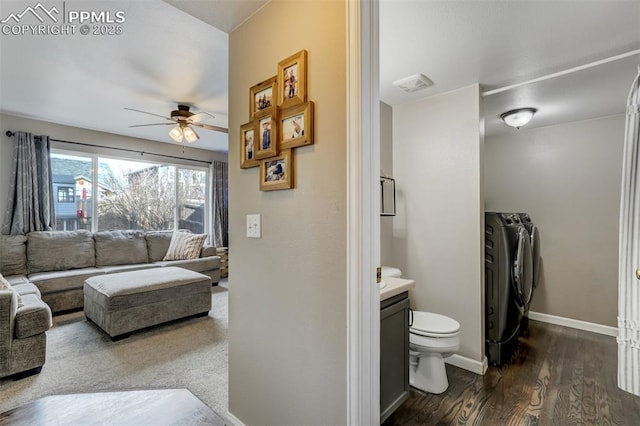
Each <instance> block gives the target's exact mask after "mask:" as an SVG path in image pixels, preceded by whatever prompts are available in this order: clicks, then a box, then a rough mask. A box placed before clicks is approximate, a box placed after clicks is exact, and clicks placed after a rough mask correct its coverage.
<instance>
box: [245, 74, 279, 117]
mask: <svg viewBox="0 0 640 426" xmlns="http://www.w3.org/2000/svg"><path fill="white" fill-rule="evenodd" d="M276 80H277V79H276V76H275V75H274V76H273V77H271V78H268V79H266V80H265V81H262V82H260V83H258V84H256V85H255V86H253V87H252V88H251V89H249V117H251V118H258V117H263V116H265V115H269V114H273V113H275V109H276V95H277V81H276Z"/></svg>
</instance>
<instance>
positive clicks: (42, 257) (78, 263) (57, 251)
mask: <svg viewBox="0 0 640 426" xmlns="http://www.w3.org/2000/svg"><path fill="white" fill-rule="evenodd" d="M27 239H28V241H27V259H28V261H27V266H28V269H29V272H30V273H34V272H43V271H64V270H67V269H76V268H88V267H91V266H95V264H96V253H95V249H94V243H93V236H92V235H91V233H89V232H87V231H84V230H80V231H36V232H30V233H28V234H27Z"/></svg>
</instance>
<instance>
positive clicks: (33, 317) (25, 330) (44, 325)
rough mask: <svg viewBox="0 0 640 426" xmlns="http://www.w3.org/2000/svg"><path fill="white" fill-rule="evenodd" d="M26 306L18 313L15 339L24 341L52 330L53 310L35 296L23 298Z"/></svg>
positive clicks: (20, 308)
mask: <svg viewBox="0 0 640 426" xmlns="http://www.w3.org/2000/svg"><path fill="white" fill-rule="evenodd" d="M23 299H24V306H22V307H19V308H18V310H17V311H16V319H15V331H14V334H15V337H16V338H18V339H24V338H27V337H31V336H35V335H36V334H40V333H44V332H45V331H47V330H48V329H50V328H51V326H52V322H51V309H49V306H47V304H46V303H44V302H43V301H42V300H40V298H39V297H38V296H36V295H35V294H27V295H25V296H24V297H23Z"/></svg>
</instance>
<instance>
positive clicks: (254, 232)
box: [247, 214, 262, 238]
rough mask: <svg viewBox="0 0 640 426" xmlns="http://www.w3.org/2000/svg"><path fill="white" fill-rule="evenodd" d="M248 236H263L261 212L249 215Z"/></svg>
mask: <svg viewBox="0 0 640 426" xmlns="http://www.w3.org/2000/svg"><path fill="white" fill-rule="evenodd" d="M247 238H262V229H261V227H260V215H259V214H248V215H247Z"/></svg>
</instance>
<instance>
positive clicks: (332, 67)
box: [229, 0, 347, 425]
mask: <svg viewBox="0 0 640 426" xmlns="http://www.w3.org/2000/svg"><path fill="white" fill-rule="evenodd" d="M345 12H346V4H345V2H344V1H322V2H299V1H277V0H276V1H271V2H269V3H267V4H266V6H265V7H263V8H262V9H260V11H259V12H257V13H256V14H255V15H254V16H253V17H251V18H250V19H249V20H248V21H247V22H245V23H244V24H243V25H241V26H240V27H238V28H237V29H236V30H234V31H233V32H232V33H231V34H230V36H229V44H230V46H229V52H230V57H229V65H230V72H229V76H230V78H229V117H230V136H229V140H230V141H231V143H230V147H229V164H230V166H229V187H230V188H229V211H231V212H233V214H232V215H230V231H229V234H230V235H229V239H230V270H232V271H233V273H232V274H230V276H229V288H230V294H229V315H230V318H229V411H230V413H231V414H232V415H234V416H235V417H237V418H238V419H240V420H241V421H242V422H244V423H245V424H248V425H253V424H279V425H294V424H307V425H308V424H332V425H338V424H345V423H346V418H347V417H346V416H347V409H346V407H347V405H346V403H347V392H346V389H347V387H346V385H347V375H346V372H347V370H346V364H347V328H346V325H347V317H346V313H347V303H346V302H347V300H346V294H347V288H346V223H347V214H346V208H347V204H346V188H347V183H346V152H347V146H346V134H347V127H346V75H345V74H346V60H345V58H346V33H345V30H346V14H345ZM301 49H306V50H307V51H308V97H309V99H311V100H313V101H314V102H315V105H316V109H315V140H316V144H315V145H313V146H308V147H304V148H298V149H296V150H295V152H294V156H295V162H294V173H295V189H292V190H284V191H272V192H260V191H259V189H258V182H259V174H258V172H259V169H257V168H253V169H245V170H241V169H240V167H239V161H240V160H239V155H240V152H239V138H240V136H239V127H240V125H242V124H243V123H245V122H247V121H249V105H248V98H249V96H248V95H249V88H250V87H251V86H253V85H255V84H256V83H258V82H260V81H263V80H265V79H267V78H269V77H271V76H273V75H275V74H276V72H277V64H278V61H280V60H282V59H285V58H286V57H288V56H289V55H291V54H294V53H296V52H298V51H299V50H301ZM252 213H259V214H261V215H262V238H261V239H247V238H246V237H245V217H246V215H247V214H252Z"/></svg>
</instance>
